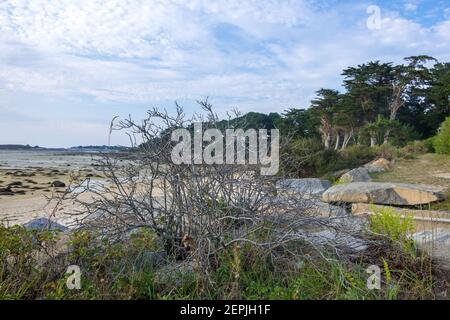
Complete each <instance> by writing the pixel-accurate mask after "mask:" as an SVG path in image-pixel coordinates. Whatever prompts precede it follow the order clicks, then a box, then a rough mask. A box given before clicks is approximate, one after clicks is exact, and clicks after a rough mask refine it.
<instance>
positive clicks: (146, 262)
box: [133, 250, 167, 270]
mask: <svg viewBox="0 0 450 320" xmlns="http://www.w3.org/2000/svg"><path fill="white" fill-rule="evenodd" d="M166 260H167V254H166V252H165V251H158V252H154V251H148V250H145V251H142V252H140V253H139V254H138V256H137V257H136V259H135V261H134V264H133V268H134V269H135V270H148V269H153V268H156V267H160V266H162V265H164V263H165V262H166Z"/></svg>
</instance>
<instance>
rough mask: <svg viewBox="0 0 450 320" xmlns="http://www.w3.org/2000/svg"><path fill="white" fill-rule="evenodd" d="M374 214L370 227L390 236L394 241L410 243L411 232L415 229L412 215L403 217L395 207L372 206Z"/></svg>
mask: <svg viewBox="0 0 450 320" xmlns="http://www.w3.org/2000/svg"><path fill="white" fill-rule="evenodd" d="M371 211H373V212H374V214H373V215H372V216H371V217H370V229H371V230H372V231H373V232H375V233H377V234H381V235H384V236H386V237H388V238H389V239H391V240H393V241H398V242H401V243H405V242H408V243H409V234H410V233H411V232H412V231H414V224H413V220H412V218H411V217H410V216H406V217H401V216H400V215H399V214H396V213H395V212H394V209H392V208H389V207H386V208H382V207H375V206H372V208H371Z"/></svg>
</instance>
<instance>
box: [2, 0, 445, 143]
mask: <svg viewBox="0 0 450 320" xmlns="http://www.w3.org/2000/svg"><path fill="white" fill-rule="evenodd" d="M378 13H379V14H378ZM418 54H427V55H431V56H433V57H435V58H437V59H438V60H439V61H442V62H448V61H450V2H448V1H440V0H437V1H436V0H434V1H431V0H405V1H403V0H397V1H392V0H386V1H353V0H352V1H350V0H348V1H347V0H344V1H342V0H339V1H338V0H329V1H326V0H318V1H313V0H291V1H289V0H246V1H235V0H229V1H225V0H214V1H212V0H204V1H202V0H127V1H124V0H109V1H106V0H103V1H100V0H76V1H75V0H73V1H69V0H61V1H48V0H47V1H41V0H30V1H25V0H1V1H0V144H30V145H40V146H46V147H69V146H74V145H95V144H97V145H104V144H107V142H108V128H109V124H110V121H111V119H112V118H113V117H114V116H119V117H122V118H123V117H128V116H129V115H131V116H132V117H133V118H135V119H137V120H139V119H142V118H143V117H145V114H146V111H147V110H148V109H149V108H152V107H159V108H166V109H167V110H169V111H171V110H172V111H173V110H174V109H175V108H174V101H178V103H179V104H181V105H182V106H184V107H185V109H186V112H187V113H188V114H189V113H193V112H195V111H199V107H198V106H197V105H196V102H195V101H197V100H200V99H204V98H206V97H209V101H210V103H212V104H213V106H214V107H215V110H216V111H217V112H218V114H219V116H225V114H226V111H228V110H231V109H239V110H240V111H241V112H249V111H257V112H265V113H268V112H283V111H284V110H286V109H288V108H291V107H295V108H307V107H308V106H309V101H310V100H311V99H312V98H313V97H314V94H315V91H317V90H318V89H320V88H323V87H324V88H333V89H338V90H342V87H341V84H342V77H341V76H340V74H341V71H342V69H344V68H346V67H348V66H356V65H358V64H362V63H365V62H368V61H371V60H380V61H383V62H389V61H392V62H395V63H401V62H402V59H403V58H404V57H406V56H411V55H418ZM111 144H113V145H128V144H129V143H128V138H127V136H126V135H124V134H123V133H120V132H114V133H113V135H112V137H111Z"/></svg>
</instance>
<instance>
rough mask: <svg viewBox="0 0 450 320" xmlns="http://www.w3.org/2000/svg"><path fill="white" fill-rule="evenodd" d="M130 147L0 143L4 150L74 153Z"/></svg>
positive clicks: (122, 150)
mask: <svg viewBox="0 0 450 320" xmlns="http://www.w3.org/2000/svg"><path fill="white" fill-rule="evenodd" d="M130 149H131V148H130V147H125V146H105V145H103V146H75V147H69V148H46V147H40V146H30V145H23V144H0V150H5V151H62V152H74V153H89V152H101V151H107V152H110V151H114V152H127V151H130Z"/></svg>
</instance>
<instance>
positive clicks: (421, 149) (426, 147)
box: [400, 140, 434, 155]
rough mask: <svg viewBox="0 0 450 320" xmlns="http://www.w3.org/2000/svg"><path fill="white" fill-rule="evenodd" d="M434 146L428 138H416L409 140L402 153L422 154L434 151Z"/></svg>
mask: <svg viewBox="0 0 450 320" xmlns="http://www.w3.org/2000/svg"><path fill="white" fill-rule="evenodd" d="M433 151H434V148H433V147H432V144H431V143H430V141H428V140H416V141H411V142H409V143H408V144H407V145H406V146H404V147H403V148H402V149H401V151H400V152H401V153H404V154H410V155H422V154H426V153H432V152H433Z"/></svg>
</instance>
